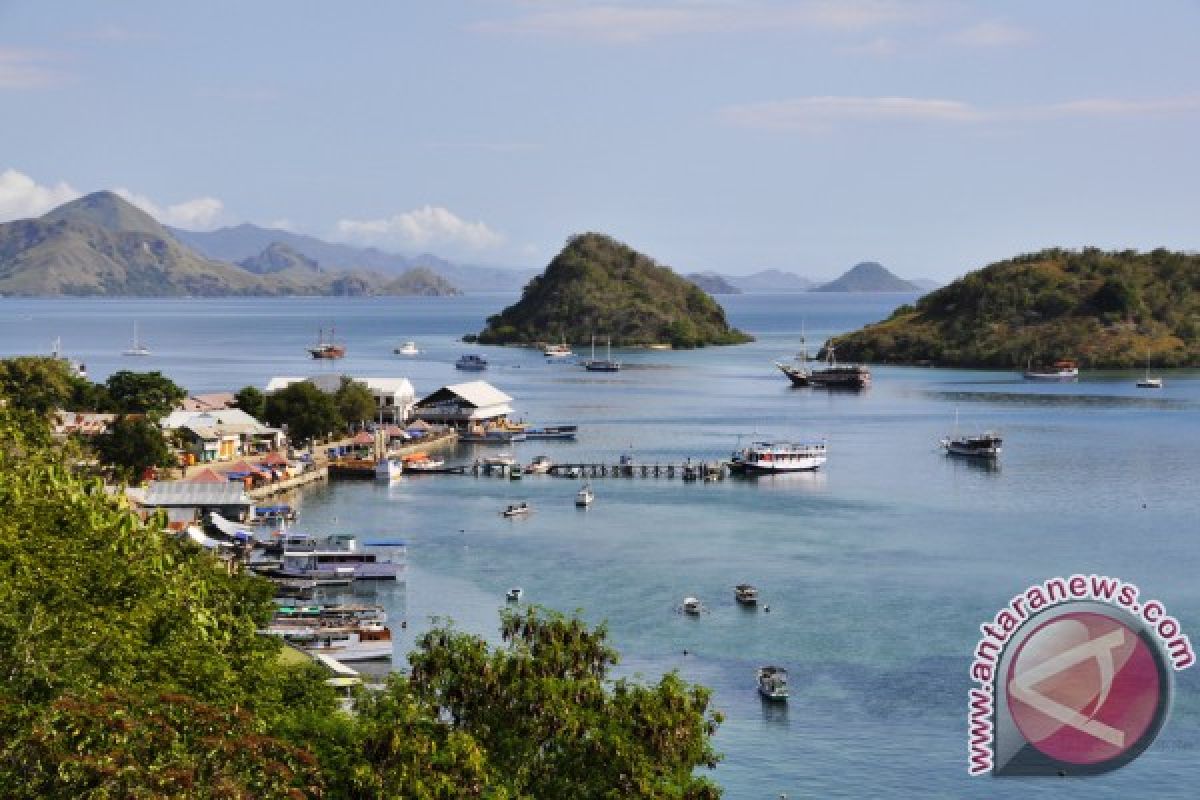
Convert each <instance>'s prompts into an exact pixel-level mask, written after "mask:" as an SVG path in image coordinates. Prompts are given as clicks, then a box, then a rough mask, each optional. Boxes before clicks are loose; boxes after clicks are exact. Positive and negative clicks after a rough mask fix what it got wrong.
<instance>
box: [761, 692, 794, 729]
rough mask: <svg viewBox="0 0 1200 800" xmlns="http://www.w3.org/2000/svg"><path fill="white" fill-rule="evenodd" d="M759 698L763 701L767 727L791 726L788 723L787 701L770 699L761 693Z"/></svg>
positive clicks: (785, 727)
mask: <svg viewBox="0 0 1200 800" xmlns="http://www.w3.org/2000/svg"><path fill="white" fill-rule="evenodd" d="M758 699H759V700H760V701H761V705H762V719H763V723H764V724H766V725H767V727H770V728H783V729H787V728H789V727H790V725H789V723H788V704H787V702H785V701H780V700H768V699H767V698H765V697H763V696H762V695H761V694H760V695H759V696H758Z"/></svg>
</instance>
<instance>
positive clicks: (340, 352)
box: [308, 328, 346, 359]
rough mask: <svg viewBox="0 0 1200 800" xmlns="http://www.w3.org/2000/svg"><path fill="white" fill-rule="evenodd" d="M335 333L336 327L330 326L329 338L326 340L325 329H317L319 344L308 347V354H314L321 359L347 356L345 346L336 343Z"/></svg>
mask: <svg viewBox="0 0 1200 800" xmlns="http://www.w3.org/2000/svg"><path fill="white" fill-rule="evenodd" d="M335 333H336V330H335V329H334V328H330V329H329V340H328V341H326V340H325V330H324V329H323V328H318V329H317V344H316V346H315V347H310V348H308V354H309V355H310V356H312V357H313V358H321V359H333V358H342V357H343V356H345V355H346V348H345V346H344V345H340V344H336V343H335V342H334V335H335Z"/></svg>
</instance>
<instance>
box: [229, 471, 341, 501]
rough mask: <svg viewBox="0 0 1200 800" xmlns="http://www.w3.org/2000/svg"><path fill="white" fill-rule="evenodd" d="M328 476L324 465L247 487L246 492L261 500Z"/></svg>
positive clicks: (251, 496) (252, 497) (253, 498)
mask: <svg viewBox="0 0 1200 800" xmlns="http://www.w3.org/2000/svg"><path fill="white" fill-rule="evenodd" d="M328 477H329V470H328V468H326V467H317V468H315V469H310V470H308V471H306V472H301V473H300V474H299V475H294V476H292V477H290V478H284V479H282V480H278V481H274V482H273V483H267V484H264V485H262V486H257V487H255V488H253V489H247V490H246V494H247V496H249V497H250V499H252V500H263V499H265V498H268V497H272V496H274V495H277V494H283V493H284V492H290V491H291V490H293V489H296V488H298V487H300V486H305V485H307V484H310V483H315V482H317V481H323V480H326V479H327V478H328Z"/></svg>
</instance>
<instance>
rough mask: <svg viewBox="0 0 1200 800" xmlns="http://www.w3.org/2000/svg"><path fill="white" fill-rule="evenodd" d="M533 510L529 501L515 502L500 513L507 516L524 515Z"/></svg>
mask: <svg viewBox="0 0 1200 800" xmlns="http://www.w3.org/2000/svg"><path fill="white" fill-rule="evenodd" d="M532 510H533V509H531V508H530V507H529V503H513V504H512V505H510V506H509V507H508V508H506V509H504V510H503V511H501V512H500V513H501V514H503V515H504V516H506V517H522V516H524V515H526V514H528V513H529V512H530V511H532Z"/></svg>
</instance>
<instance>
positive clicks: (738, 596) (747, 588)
mask: <svg viewBox="0 0 1200 800" xmlns="http://www.w3.org/2000/svg"><path fill="white" fill-rule="evenodd" d="M733 598H734V599H735V600H737V601H738V602H739V603H741V604H742V605H744V606H753V605H757V604H758V588H757V587H755V586H751V585H750V584H748V583H739V584H738V585H737V586H735V587H733Z"/></svg>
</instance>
